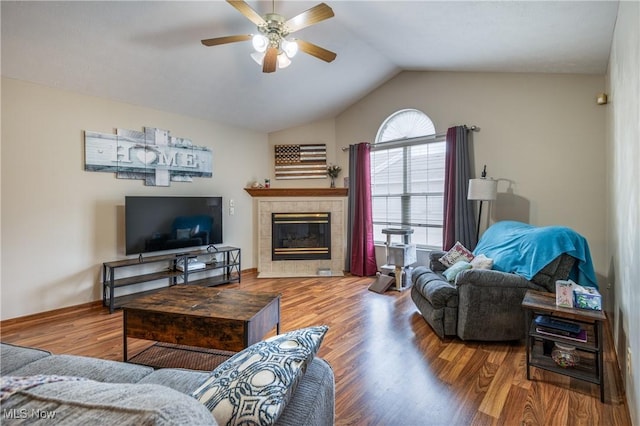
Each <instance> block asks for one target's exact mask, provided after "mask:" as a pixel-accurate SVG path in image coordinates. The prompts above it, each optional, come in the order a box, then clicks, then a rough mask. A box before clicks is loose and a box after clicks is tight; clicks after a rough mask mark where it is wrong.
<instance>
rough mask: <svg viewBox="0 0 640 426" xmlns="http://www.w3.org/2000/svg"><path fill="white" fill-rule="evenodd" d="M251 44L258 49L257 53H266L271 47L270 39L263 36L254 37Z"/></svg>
mask: <svg viewBox="0 0 640 426" xmlns="http://www.w3.org/2000/svg"><path fill="white" fill-rule="evenodd" d="M251 43H252V44H253V48H254V49H256V52H264V51H265V50H267V47H269V39H268V38H267V37H265V36H263V35H262V34H256V35H254V36H253V38H252V39H251ZM263 56H264V55H263Z"/></svg>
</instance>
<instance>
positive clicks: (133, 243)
mask: <svg viewBox="0 0 640 426" xmlns="http://www.w3.org/2000/svg"><path fill="white" fill-rule="evenodd" d="M124 208H125V240H126V249H125V252H126V254H140V253H150V252H154V251H162V250H174V249H186V248H195V247H199V246H208V245H210V244H221V243H222V197H137V196H127V197H125V206H124Z"/></svg>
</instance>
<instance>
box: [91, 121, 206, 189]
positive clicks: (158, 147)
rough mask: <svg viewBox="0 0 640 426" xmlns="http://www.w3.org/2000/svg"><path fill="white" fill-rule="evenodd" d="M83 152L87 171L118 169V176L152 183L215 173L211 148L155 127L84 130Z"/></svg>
mask: <svg viewBox="0 0 640 426" xmlns="http://www.w3.org/2000/svg"><path fill="white" fill-rule="evenodd" d="M84 151H85V166H84V169H85V170H87V171H92V172H115V173H116V177H117V178H119V179H144V182H145V185H149V186H169V184H170V182H171V181H174V182H191V181H192V180H193V177H211V176H212V170H213V166H212V165H213V155H212V152H211V149H209V148H206V147H199V146H194V145H193V144H192V143H191V140H189V139H184V138H176V137H173V136H171V135H170V134H169V131H168V130H162V129H157V128H155V127H145V128H144V131H143V132H140V131H136V130H126V129H116V134H115V135H113V134H110V133H98V132H90V131H85V132H84Z"/></svg>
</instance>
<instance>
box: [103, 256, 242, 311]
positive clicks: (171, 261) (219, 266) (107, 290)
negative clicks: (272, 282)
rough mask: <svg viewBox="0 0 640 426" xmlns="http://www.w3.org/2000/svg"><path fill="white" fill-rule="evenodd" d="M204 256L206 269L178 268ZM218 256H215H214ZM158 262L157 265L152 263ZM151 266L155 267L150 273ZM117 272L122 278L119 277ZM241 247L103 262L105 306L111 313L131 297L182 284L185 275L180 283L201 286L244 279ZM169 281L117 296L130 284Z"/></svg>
mask: <svg viewBox="0 0 640 426" xmlns="http://www.w3.org/2000/svg"><path fill="white" fill-rule="evenodd" d="M198 256H201V257H202V258H203V259H204V260H202V262H203V263H204V264H205V267H204V268H202V269H195V270H185V271H181V270H179V269H178V268H177V265H178V262H179V261H182V262H186V261H187V259H189V258H194V257H196V258H197V257H198ZM214 257H215V259H213V258H214ZM153 264H156V268H153V267H152V266H150V265H153ZM142 265H145V266H146V267H145V268H144V269H145V271H144V272H140V271H132V270H131V269H132V268H135V267H137V268H138V269H140V268H141V267H142ZM148 269H154V270H153V271H151V272H149V271H148ZM214 270H219V271H220V274H216V275H211V274H206V275H204V276H203V275H202V274H203V272H206V271H214ZM116 271H118V275H120V277H116ZM240 271H241V264H240V249H239V248H238V247H231V246H221V247H217V249H216V251H214V252H211V251H208V250H207V249H203V250H194V251H188V252H180V253H169V254H161V255H155V256H145V257H143V256H142V254H140V255H139V256H138V257H137V258H132V259H124V260H116V261H113V262H104V263H103V264H102V305H103V306H106V307H109V312H110V313H113V312H114V311H115V309H116V308H119V307H120V306H122V304H123V303H126V302H127V301H128V300H131V299H133V298H135V297H137V296H140V294H141V293H147V292H153V291H157V290H159V289H161V288H164V287H167V286H172V285H176V284H179V282H178V279H180V278H181V282H180V284H189V285H201V286H206V287H211V286H215V285H220V284H227V283H231V282H240V275H241V272H240ZM198 276H200V277H201V278H196V279H193V277H198ZM160 280H165V283H164V284H163V285H162V286H156V288H153V289H152V290H146V291H145V290H144V289H143V288H139V289H138V291H135V290H136V288H135V287H131V289H133V290H134V291H130V292H129V294H126V295H119V296H118V295H116V292H118V290H119V289H122V288H124V287H130V286H135V285H138V286H139V287H142V286H140V285H141V284H144V283H147V284H148V283H151V282H153V281H160Z"/></svg>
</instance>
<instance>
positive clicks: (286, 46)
mask: <svg viewBox="0 0 640 426" xmlns="http://www.w3.org/2000/svg"><path fill="white" fill-rule="evenodd" d="M280 46H281V47H282V51H283V52H284V53H285V54H286V55H287V56H288V57H289V58H293V57H294V56H296V53H298V43H296V42H295V41H289V40H287V39H282V43H280Z"/></svg>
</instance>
